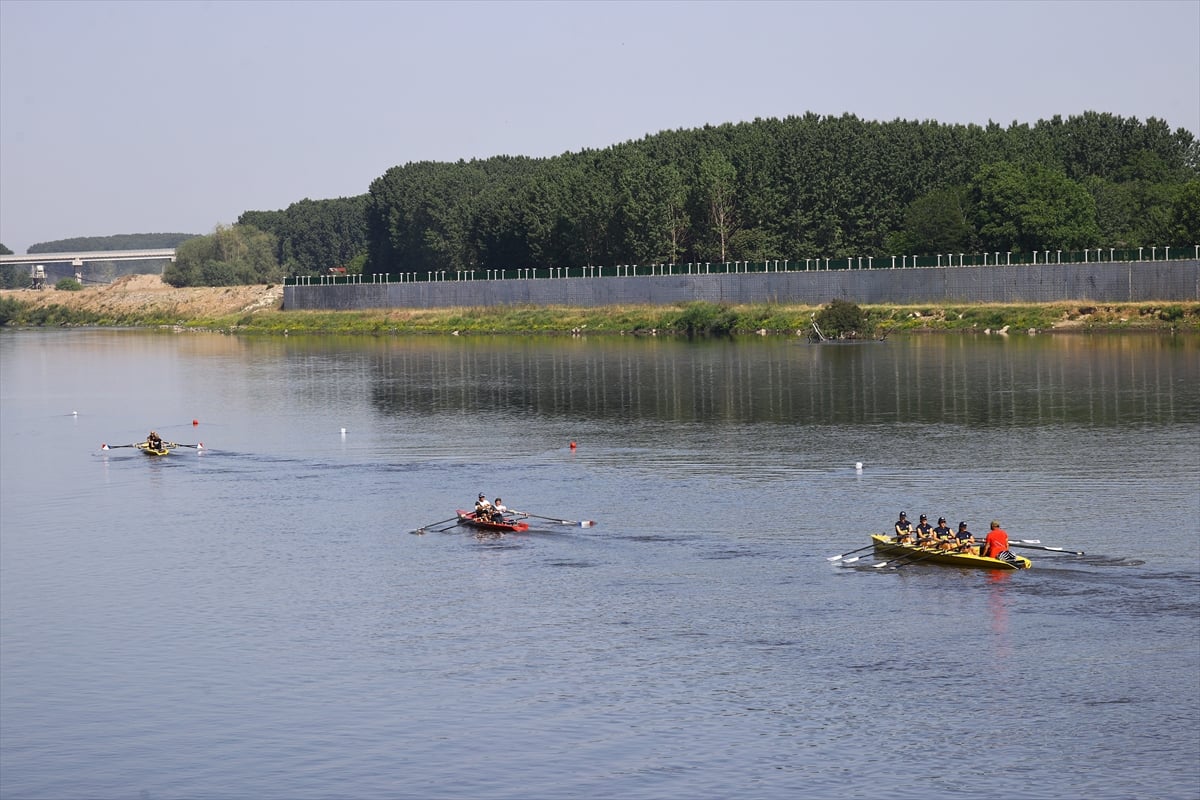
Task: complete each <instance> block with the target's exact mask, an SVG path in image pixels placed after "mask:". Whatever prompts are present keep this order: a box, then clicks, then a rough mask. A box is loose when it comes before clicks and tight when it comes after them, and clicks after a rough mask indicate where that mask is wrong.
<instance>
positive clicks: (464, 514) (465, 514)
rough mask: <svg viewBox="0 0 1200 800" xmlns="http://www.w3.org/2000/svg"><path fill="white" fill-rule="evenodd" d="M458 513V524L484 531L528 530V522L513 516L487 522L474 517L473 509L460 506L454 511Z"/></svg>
mask: <svg viewBox="0 0 1200 800" xmlns="http://www.w3.org/2000/svg"><path fill="white" fill-rule="evenodd" d="M456 513H457V514H458V524H459V525H469V526H470V527H472V528H480V529H482V530H485V531H495V532H497V533H506V532H512V533H520V532H521V531H527V530H529V523H528V522H522V521H519V520H517V519H516V518H515V517H508V518H507V520H511V521H505V522H488V521H487V520H482V519H475V512H474V511H463V510H462V509H461V508H460V509H459V510H458V511H457V512H456Z"/></svg>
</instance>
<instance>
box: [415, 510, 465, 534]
mask: <svg viewBox="0 0 1200 800" xmlns="http://www.w3.org/2000/svg"><path fill="white" fill-rule="evenodd" d="M447 522H458V515H457V514H455V515H454V516H453V517H451V518H450V519H441V520H438V521H437V522H431V523H429V524H428V525H422V526H421V527H419V528H417V529H416V530H414V531H413V533H424V532H425V531H427V530H428V529H430V528H432V527H433V526H434V525H444V524H445V523H447Z"/></svg>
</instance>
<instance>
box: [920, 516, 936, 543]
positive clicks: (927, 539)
mask: <svg viewBox="0 0 1200 800" xmlns="http://www.w3.org/2000/svg"><path fill="white" fill-rule="evenodd" d="M931 544H933V526H932V525H930V524H929V517H927V516H926V515H925V514H922V515H921V522H920V523H919V524H918V525H917V545H918V546H920V547H928V546H929V545H931Z"/></svg>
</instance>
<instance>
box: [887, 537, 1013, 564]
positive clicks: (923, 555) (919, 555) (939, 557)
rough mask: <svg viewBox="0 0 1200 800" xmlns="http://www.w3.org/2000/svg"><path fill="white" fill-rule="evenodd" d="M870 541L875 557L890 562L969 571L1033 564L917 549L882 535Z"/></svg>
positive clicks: (925, 548)
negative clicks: (884, 557)
mask: <svg viewBox="0 0 1200 800" xmlns="http://www.w3.org/2000/svg"><path fill="white" fill-rule="evenodd" d="M871 541H873V542H874V543H875V553H876V554H877V555H886V556H888V557H889V558H890V559H892V560H896V559H899V558H903V559H905V560H906V561H909V562H917V561H920V562H921V563H923V564H948V565H950V566H953V567H966V568H969V569H1029V568H1030V567H1031V566H1033V562H1032V561H1030V560H1029V559H1028V558H1025V557H1024V556H1015V558H1016V560H1015V561H1005V560H1003V559H1000V558H988V557H987V556H981V555H977V554H976V553H952V552H947V551H941V550H934V549H932V548H929V547H917V546H916V545H914V544H896V540H895V537H891V536H887V535H885V534H882V533H877V534H873V535H872V536H871Z"/></svg>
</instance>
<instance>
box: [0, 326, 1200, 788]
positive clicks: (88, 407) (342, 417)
mask: <svg viewBox="0 0 1200 800" xmlns="http://www.w3.org/2000/svg"><path fill="white" fill-rule="evenodd" d="M1198 386H1200V340H1198V339H1196V338H1194V337H1193V338H1168V337H1158V336H1094V337H1093V336H1037V337H1027V336H1010V337H1008V338H1004V339H1002V338H996V337H979V338H971V337H958V336H953V337H929V338H904V339H897V340H892V341H889V342H887V343H884V344H871V345H863V346H812V345H807V344H802V343H798V342H794V341H788V340H770V341H762V340H755V341H753V342H737V343H734V342H712V343H687V342H679V341H662V340H643V339H638V340H634V339H630V338H603V339H594V338H593V339H569V340H568V339H553V340H544V339H518V338H501V339H496V340H492V339H482V338H459V337H446V338H405V339H399V340H382V341H377V340H363V339H351V340H346V339H335V338H326V339H297V338H295V337H292V338H281V339H269V340H254V339H250V340H247V339H239V338H233V337H226V336H219V335H209V334H160V333H146V332H132V331H128V332H123V331H48V332H47V331H37V332H34V331H6V332H4V333H2V334H0V466H2V475H0V478H2V480H0V492H2V503H0V796H3V797H4V798H6V799H7V798H54V799H56V800H57V799H73V798H147V799H150V798H155V799H157V798H202V799H207V798H297V799H299V800H304V799H306V798H329V797H345V798H368V799H369V798H484V799H487V798H609V797H613V798H616V797H620V798H631V799H633V800H637V799H638V798H710V797H711V798H794V797H815V798H824V797H829V798H926V797H931V798H999V797H1005V798H1196V797H1200V556H1198V555H1197V554H1198V553H1200V550H1198V545H1200V541H1198V540H1200V522H1198V520H1200V455H1198V453H1200V392H1198V390H1197V387H1198ZM193 420H195V421H196V422H197V424H196V425H193V424H192V421H193ZM152 427H153V428H156V429H157V430H158V431H159V432H160V433H162V434H164V436H166V437H167V438H168V439H174V440H176V441H179V442H184V443H193V444H194V443H199V442H203V443H204V445H205V449H204V450H203V451H201V452H197V451H195V450H190V449H186V448H183V449H180V450H177V451H176V452H175V453H173V454H172V455H170V456H168V457H166V458H162V459H150V458H147V457H146V456H143V455H141V454H140V453H138V452H137V451H135V450H130V449H113V450H108V451H101V450H100V445H101V444H102V443H108V444H110V445H112V444H129V443H132V442H137V441H141V440H142V439H143V438H144V437H145V434H146V432H147V431H148V430H149V429H150V428H152ZM343 429H344V431H345V432H344V433H343ZM571 441H575V442H577V443H578V448H577V449H575V450H574V451H572V450H571V449H570V448H569V447H568V444H569V443H570V442H571ZM856 462H862V463H863V465H864V466H863V469H862V470H861V471H858V470H856V469H855V463H856ZM480 491H483V492H487V493H488V494H489V496H495V495H497V494H499V495H502V496H503V497H504V498H505V501H506V502H507V503H508V505H510V506H513V507H515V508H519V509H524V510H526V511H531V512H534V513H535V514H540V515H543V516H550V517H554V518H556V519H566V520H572V521H574V520H595V521H596V522H597V525H596V526H595V527H580V526H575V525H563V524H555V523H550V522H547V521H544V520H535V521H536V522H538V523H539V525H538V527H537V528H535V530H532V531H530V532H529V533H525V534H515V535H507V536H504V537H498V538H492V537H483V538H480V537H476V536H474V535H472V534H471V533H470V532H467V531H464V530H463V529H459V528H450V529H449V530H447V531H445V532H431V533H426V534H424V535H414V534H413V533H412V531H413V530H414V529H415V528H417V527H420V526H422V525H428V524H429V523H432V522H436V521H438V520H445V519H447V518H449V517H452V516H453V514H454V510H455V509H456V508H460V507H466V506H468V505H469V504H470V503H471V502H472V501H473V498H474V497H475V495H476V494H478V493H479V492H480ZM902 509H903V510H906V511H907V512H908V514H909V516H910V517H911V516H915V515H917V514H920V513H927V514H929V515H930V517H931V518H934V519H936V518H937V517H938V516H939V515H944V516H946V517H947V518H948V519H950V520H951V521H952V524H953V523H956V522H957V521H958V520H960V519H961V520H966V521H968V522H969V523H970V524H971V526H972V527H973V529H974V530H976V531H977V532H980V533H982V532H983V531H984V530H985V529H986V527H987V522H988V520H990V519H992V518H998V519H999V520H1001V521H1002V523H1003V524H1004V526H1005V527H1006V528H1007V529H1008V531H1009V532H1010V534H1011V535H1012V536H1014V537H1016V538H1027V539H1040V540H1042V541H1043V542H1044V543H1047V544H1050V545H1057V546H1062V547H1066V548H1068V549H1072V550H1082V551H1085V552H1086V553H1087V555H1085V556H1071V555H1064V554H1058V553H1048V552H1044V551H1035V550H1026V551H1022V552H1023V554H1025V555H1028V556H1030V557H1031V558H1033V560H1034V568H1033V569H1032V570H1029V571H1025V572H1020V573H1003V574H984V573H976V572H970V571H961V570H958V569H953V568H944V567H930V566H926V565H922V564H917V565H913V566H912V567H911V568H903V567H902V568H900V569H875V568H872V567H871V566H869V565H870V564H871V563H873V562H874V560H873V559H870V558H867V559H863V560H862V561H858V562H855V563H853V564H849V565H839V564H837V563H836V562H830V561H829V560H827V557H828V556H832V555H835V554H838V553H844V552H847V551H851V550H854V549H855V548H860V547H862V546H863V545H864V544H865V543H866V542H867V534H868V533H871V532H876V531H881V530H885V529H888V528H890V526H891V523H892V522H893V521H894V520H895V517H896V515H897V513H898V512H899V511H900V510H902ZM438 527H439V526H434V528H435V529H436V528H438Z"/></svg>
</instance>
